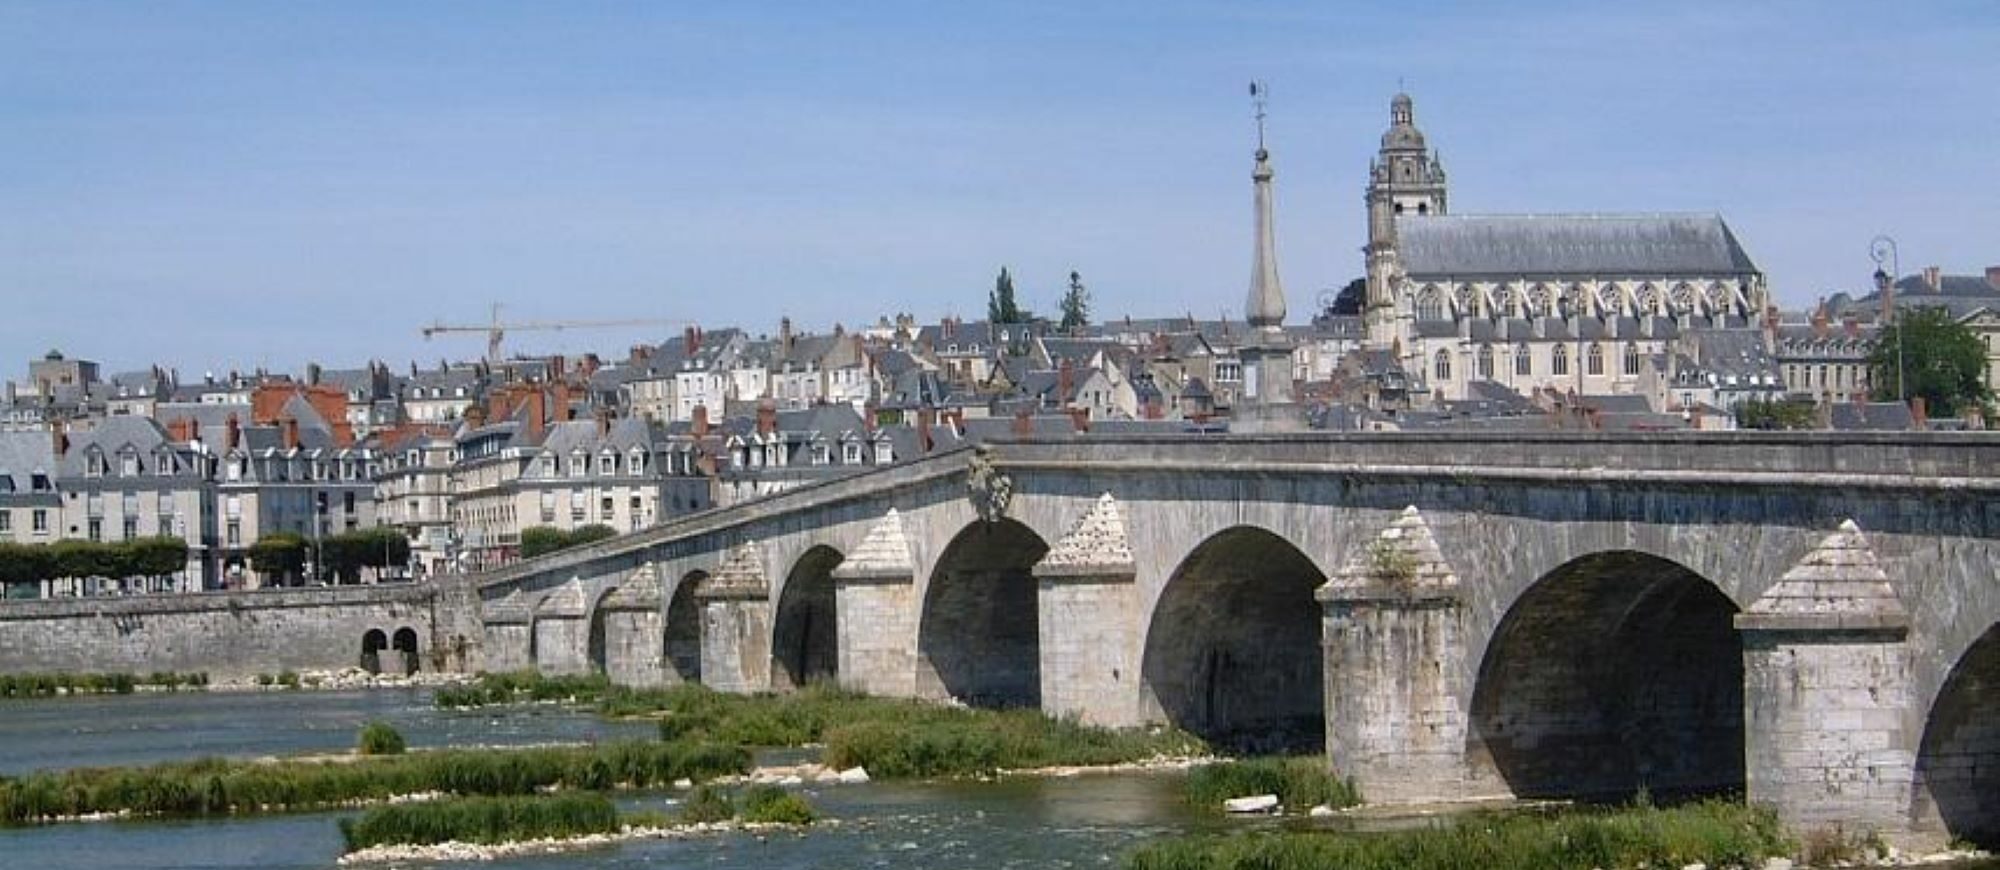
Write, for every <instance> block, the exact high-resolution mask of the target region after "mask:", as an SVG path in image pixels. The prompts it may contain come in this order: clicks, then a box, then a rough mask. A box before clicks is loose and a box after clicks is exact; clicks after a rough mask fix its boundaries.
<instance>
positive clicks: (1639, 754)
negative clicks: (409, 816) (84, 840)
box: [0, 432, 2000, 844]
mask: <svg viewBox="0 0 2000 870" xmlns="http://www.w3.org/2000/svg"><path fill="white" fill-rule="evenodd" d="M1995 469H2000V439H1993V438H1988V437H1985V436H1983V435H1977V434H1946V433H1923V434H1900V433H1898V434H1870V435H1851V434H1845V435H1833V434H1829V433H1803V434H1801V433H1747V432H1745V433H1661V434H1649V435H1639V436H1634V435H1629V434H1622V433H1621V434H1618V435H1615V436H1612V435H1604V434H1597V433H1557V432H1551V433H1546V434H1520V433H1507V434H1400V433H1382V434H1352V433H1348V434H1302V435H1282V436H1251V435H1238V436H1228V437H1217V438H1202V439H1191V438H1160V437H1091V438H1088V439H1084V440H1033V439H1022V440H1002V441H997V442H994V443H992V444H990V445H989V446H988V447H987V448H985V449H984V450H982V451H973V450H961V451H955V452H952V453H947V454H942V455H938V456H935V457H931V458H928V459H925V460H922V461H918V462H915V463H910V464H907V465H902V466H896V467H892V468H888V469H884V470H882V471H879V472H874V473H871V474H867V475H864V476H860V477H853V478H847V479H843V480H838V481H832V482H828V483H824V484H819V485H814V486H809V487H803V488H800V489H795V490H791V491H788V492H784V493H780V494H778V495H775V496H772V497H769V498H766V499H762V500H759V501H757V502H753V503H748V504H743V505H738V506H735V507H732V508H729V509H725V510H719V511H712V512H708V513H704V514H699V515H694V516H689V517H683V518H679V519H676V520H674V521H671V522H668V523H666V524H663V525H661V526H659V527H656V528H653V529H649V530H646V531H644V532H639V533H635V534H631V535H626V536H622V537H619V538H615V539H612V540H608V541H604V542H601V543H598V544H594V545H591V546H588V547H585V548H580V549H577V550H573V551H567V552H563V553H558V554H555V555H552V556H548V557H544V558H541V559H537V560H533V561H529V562H524V563H521V564H519V565H515V566H510V567H508V568H506V569H503V570H500V571H496V572H491V573H488V574H485V575H479V576H475V577H469V578H453V579H451V580H449V581H448V582H446V583H444V584H442V585H440V586H439V587H437V588H436V592H437V594H438V596H439V601H440V602H442V603H439V604H436V605H434V606H433V608H432V610H433V613H434V614H435V617H434V619H433V620H432V622H431V624H430V625H429V628H430V630H431V636H430V637H429V638H428V643H429V644H430V646H431V647H432V648H444V649H449V650H451V652H452V655H451V656H450V657H449V658H450V659H451V660H453V661H458V662H462V665H461V666H463V667H467V668H480V667H483V668H485V669H487V670H504V669H512V668H523V667H532V668H536V669H539V670H541V671H544V672H549V673H575V672H584V671H589V670H593V669H596V670H602V671H604V672H606V673H608V674H609V675H611V677H612V678H613V679H614V680H616V681H618V682H621V683H628V684H634V685H661V684H670V683H674V682H678V681H687V680H698V681H700V682H702V683H705V684H707V685H710V686H713V687H715V688H718V689H721V690H725V691H738V692H744V691H762V690H773V689H775V690H779V691H782V690H785V689H788V688H791V687H795V686H799V685H802V684H804V683H805V682H807V681H810V680H815V679H828V680H835V681H838V682H839V683H841V684H843V685H847V686H851V687H853V688H855V689H859V690H862V691H866V692H871V693H875V694H880V695H887V696H901V697H919V698H934V699H942V698H947V697H949V698H956V699H959V700H962V701H965V702H968V703H974V704H992V705H1034V706H1038V707H1040V708H1041V709H1043V710H1045V711H1047V712H1049V713H1051V714H1056V715H1065V716H1076V717H1080V718H1082V719H1085V720H1088V721H1092V722H1098V723H1103V724H1107V725H1136V724H1142V723H1153V722H1166V723H1172V724H1175V725H1178V726H1180V727H1183V728H1187V729H1189V730H1191V731H1194V732H1196V733H1199V734H1202V735H1204V736H1207V737H1209V738H1211V739H1213V740H1216V741H1219V742H1221V743H1223V744H1225V745H1236V746H1253V747H1254V746H1258V745H1267V744H1269V743H1270V742H1272V741H1275V740H1278V739H1280V738H1292V739H1298V738H1318V739H1312V740H1311V741H1310V742H1313V743H1315V744H1319V743H1322V742H1323V745H1324V746H1325V750H1326V753H1327V755H1328V758H1329V761H1330V763H1331V764H1332V765H1333V766H1334V767H1335V768H1336V769H1337V770H1340V771H1342V772H1343V773H1346V774H1349V775H1352V776H1353V777H1354V778H1355V779H1356V780H1357V781H1358V782H1359V784H1360V786H1361V789H1362V791H1363V793H1364V795H1365V796H1366V797H1368V798H1369V799H1370V800H1378V801H1423V800H1438V799H1449V798H1458V797H1473V796H1487V795H1507V794H1511V795H1518V796H1523V797H1577V796H1594V795H1616V794H1621V793H1630V792H1632V791H1634V790H1636V789H1638V788H1641V787H1644V788H1647V789H1650V790H1651V791H1652V792H1653V793H1655V794H1661V793H1672V792H1681V791H1709V790H1730V789H1739V790H1747V792H1748V794H1749V795H1750V797H1751V798H1752V799H1753V800H1758V801H1764V802H1768V803H1770V804H1772V805H1774V806H1776V807H1777V808H1778V810H1779V811H1780V813H1781V815H1782V816H1783V817H1784V818H1785V819H1786V820H1787V821H1788V822H1790V823H1792V824H1794V825H1796V826H1799V827H1801V828H1813V827H1818V826H1826V825H1832V824H1835V823H1838V824H1841V825H1843V826H1844V828H1845V829H1846V830H1848V831H1857V830H1864V829H1872V830H1877V831H1879V832H1882V833H1883V834H1885V835H1887V836H1890V837H1892V838H1901V839H1904V840H1906V841H1908V842H1910V843H1912V844H1919V843H1930V842H1936V841H1939V840H1942V839H1944V838H1945V837H1948V836H1949V837H1960V838H1966V839H1972V840H1975V841H1985V842H1988V843H1991V842H1993V841H1995V840H1996V839H2000V627H1996V625H1997V624H2000V584H1996V580H1995V576H1994V575H1995V570H1996V569H1995V566H1996V565H1997V564H2000V542H1996V539H2000V497H1996V496H2000V475H1996V474H1995ZM447 599H449V600H448V601H447ZM475 600H476V601H477V605H476V607H475V606H474V605H473V603H472V602H473V601H475ZM475 615H476V618H474V617H475ZM5 625H6V623H5V618H4V607H0V631H4V630H5ZM350 655H351V653H350Z"/></svg>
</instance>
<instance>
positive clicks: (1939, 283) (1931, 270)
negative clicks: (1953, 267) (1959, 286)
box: [1924, 266, 1944, 293]
mask: <svg viewBox="0 0 2000 870" xmlns="http://www.w3.org/2000/svg"><path fill="white" fill-rule="evenodd" d="M1924 286H1925V287H1927V288H1930V291H1931V292H1932V293H1936V292H1938V291H1941V290H1943V289H1944V270H1943V269H1941V268H1938V267H1937V266H1925V267H1924Z"/></svg>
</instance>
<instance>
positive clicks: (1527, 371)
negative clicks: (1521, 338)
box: [1514, 344, 1535, 377]
mask: <svg viewBox="0 0 2000 870" xmlns="http://www.w3.org/2000/svg"><path fill="white" fill-rule="evenodd" d="M1534 373H1535V357H1534V355H1533V354H1531V353H1529V352H1528V346H1527V345H1525V344H1524V345H1521V346H1520V347H1517V348H1514V374H1516V375H1520V376H1522V377H1526V376H1528V375H1532V374H1534Z"/></svg>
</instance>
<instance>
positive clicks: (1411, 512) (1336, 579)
mask: <svg viewBox="0 0 2000 870" xmlns="http://www.w3.org/2000/svg"><path fill="white" fill-rule="evenodd" d="M1315 595H1316V597H1318V598H1319V600H1321V601H1370V600H1446V599H1455V598H1457V596H1458V573H1457V572H1455V571H1453V570H1452V568H1451V563H1449V562H1447V561H1445V558H1444V551H1443V550H1442V549H1441V548H1439V547H1438V543H1437V537H1436V536H1435V535H1432V534H1431V526H1430V523H1429V522H1428V521H1426V520H1425V519H1424V515H1423V513H1422V512H1421V511H1418V510H1417V507H1416V505H1411V506H1409V507H1406V508H1403V512H1402V513H1400V514H1397V515H1396V518H1395V519H1394V520H1392V521H1390V523H1389V525H1388V527H1386V528H1384V529H1383V530H1382V531H1381V532H1380V533H1379V534H1377V535H1376V536H1375V537H1374V538H1372V539H1370V541H1369V543H1368V545H1367V546H1365V547H1363V548H1362V549H1361V551H1360V552H1358V553H1355V554H1354V556H1353V557H1351V558H1349V559H1348V560H1347V564H1346V565H1344V566H1342V567H1341V569H1340V570H1339V571H1337V572H1335V573H1334V575H1333V576H1332V577H1330V578H1328V579H1327V581H1326V585H1325V586H1321V587H1320V588H1319V590H1318V592H1317V593H1315Z"/></svg>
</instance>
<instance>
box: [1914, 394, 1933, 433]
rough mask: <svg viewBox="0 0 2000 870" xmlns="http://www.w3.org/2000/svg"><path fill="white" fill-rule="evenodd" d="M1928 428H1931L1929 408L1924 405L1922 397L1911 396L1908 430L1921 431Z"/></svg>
mask: <svg viewBox="0 0 2000 870" xmlns="http://www.w3.org/2000/svg"><path fill="white" fill-rule="evenodd" d="M1930 427H1931V415H1930V408H1929V407H1927V406H1926V405H1925V402H1924V397H1922V396H1911V397H1910V428H1912V429H1918V430H1922V429H1929V428H1930Z"/></svg>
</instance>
